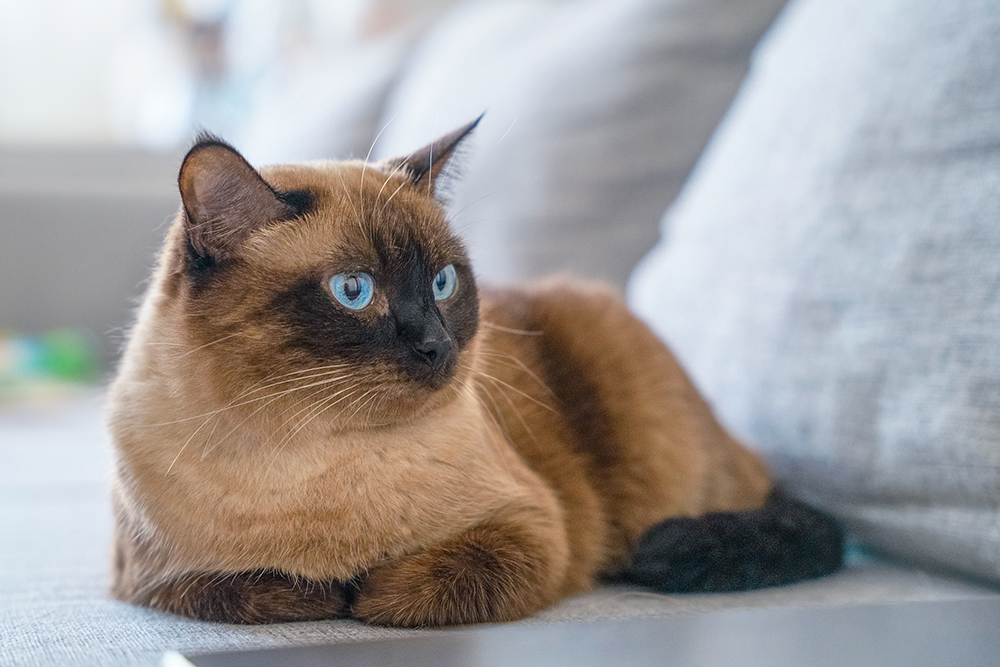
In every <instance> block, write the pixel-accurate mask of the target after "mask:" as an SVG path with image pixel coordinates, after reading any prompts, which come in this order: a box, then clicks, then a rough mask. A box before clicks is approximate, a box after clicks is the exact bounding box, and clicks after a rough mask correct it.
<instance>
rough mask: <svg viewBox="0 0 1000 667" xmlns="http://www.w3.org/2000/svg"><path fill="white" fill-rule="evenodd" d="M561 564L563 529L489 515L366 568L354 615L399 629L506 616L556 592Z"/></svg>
mask: <svg viewBox="0 0 1000 667" xmlns="http://www.w3.org/2000/svg"><path fill="white" fill-rule="evenodd" d="M560 532H561V533H562V534H557V533H560ZM566 564H567V548H566V541H565V534H564V531H555V533H553V532H548V531H546V530H545V524H544V523H542V524H536V525H532V522H531V520H530V519H528V518H527V517H524V520H522V521H513V520H510V519H507V520H494V521H490V522H487V523H483V524H480V525H478V526H476V527H474V528H472V529H470V530H468V531H466V532H464V533H462V534H460V535H458V536H456V537H454V538H452V539H450V540H448V541H446V542H444V543H442V544H439V545H436V546H434V547H431V548H429V549H427V550H424V551H421V552H419V553H416V554H412V555H410V556H405V557H402V558H396V559H393V560H389V561H387V562H385V563H382V564H379V565H378V566H376V567H374V568H372V569H370V570H369V571H368V572H367V574H366V576H364V577H363V578H362V580H361V583H360V590H359V592H358V596H357V600H356V602H355V605H354V615H355V616H356V617H357V618H360V619H362V620H365V621H368V622H370V623H376V624H380V625H394V626H405V627H426V626H438V625H453V624H468V623H482V622H488V621H511V620H515V619H518V618H523V617H525V616H527V615H529V614H532V613H534V612H535V611H538V610H539V609H541V608H543V607H545V606H547V605H549V604H551V603H552V602H554V601H555V600H556V599H557V598H558V597H559V595H560V591H561V587H562V583H563V579H564V577H565V571H566Z"/></svg>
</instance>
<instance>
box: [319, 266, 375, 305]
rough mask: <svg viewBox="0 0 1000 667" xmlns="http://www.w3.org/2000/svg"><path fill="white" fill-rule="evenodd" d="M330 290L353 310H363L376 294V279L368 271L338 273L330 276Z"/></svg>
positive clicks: (338, 299) (337, 298)
mask: <svg viewBox="0 0 1000 667" xmlns="http://www.w3.org/2000/svg"><path fill="white" fill-rule="evenodd" d="M330 291H331V292H333V297H334V298H335V299H336V300H337V301H339V302H340V303H342V304H344V305H345V306H347V307H348V308H350V309H351V310H361V309H362V308H364V307H365V306H367V305H368V304H369V303H371V302H372V297H373V296H375V281H374V280H372V277H371V276H370V275H368V274H367V273H338V274H337V275H335V276H334V277H333V278H330Z"/></svg>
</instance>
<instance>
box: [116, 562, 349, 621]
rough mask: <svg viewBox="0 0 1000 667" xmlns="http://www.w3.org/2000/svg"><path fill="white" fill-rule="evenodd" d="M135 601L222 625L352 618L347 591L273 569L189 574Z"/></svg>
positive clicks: (148, 590) (151, 589) (149, 588)
mask: <svg viewBox="0 0 1000 667" xmlns="http://www.w3.org/2000/svg"><path fill="white" fill-rule="evenodd" d="M131 601H132V602H136V603H138V604H144V605H147V606H150V607H153V608H154V609H160V610H162V611H168V612H172V613H175V614H182V615H184V616H190V617H191V618H196V619H199V620H203V621H216V622H219V623H242V624H260V623H282V622H288V621H315V620H322V619H328V618H339V617H343V616H347V614H348V602H347V596H346V594H345V586H344V585H343V584H341V583H339V582H325V581H324V582H320V581H312V580H308V579H303V578H301V577H293V576H290V575H287V574H284V573H282V572H277V571H274V570H257V571H253V572H229V573H226V572H215V573H190V574H185V575H181V576H178V577H175V578H172V579H169V580H167V581H164V582H162V583H159V584H155V585H151V586H147V587H144V588H143V589H141V590H139V591H138V592H137V593H136V595H135V597H134V599H132V600H131Z"/></svg>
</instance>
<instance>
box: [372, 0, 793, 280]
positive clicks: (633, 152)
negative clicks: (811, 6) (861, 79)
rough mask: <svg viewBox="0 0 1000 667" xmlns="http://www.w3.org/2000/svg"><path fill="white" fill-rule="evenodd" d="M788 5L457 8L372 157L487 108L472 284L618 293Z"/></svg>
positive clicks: (467, 216)
mask: <svg viewBox="0 0 1000 667" xmlns="http://www.w3.org/2000/svg"><path fill="white" fill-rule="evenodd" d="M783 4H784V0H570V1H564V2H553V1H551V0H549V1H544V2H538V1H527V0H489V1H478V2H476V1H472V2H463V3H461V4H459V5H458V6H456V7H455V8H454V9H453V10H451V11H450V13H449V14H448V15H446V16H445V17H444V18H443V19H442V20H441V21H439V23H438V24H437V25H435V26H434V28H433V29H432V30H430V31H429V32H428V33H427V34H426V35H424V36H423V37H422V39H421V40H420V42H419V44H418V45H417V48H416V49H415V51H414V52H413V54H412V58H411V60H410V61H409V63H408V65H407V67H406V69H405V70H404V72H403V74H402V76H401V77H400V80H399V82H398V84H397V85H396V87H395V89H394V91H393V93H392V95H391V96H390V98H389V101H388V103H387V105H386V109H385V111H384V114H383V123H384V124H385V130H384V132H383V133H382V136H381V137H380V139H379V141H378V144H377V145H376V147H375V153H374V155H375V156H381V157H385V156H391V155H395V154H404V155H405V154H406V153H408V152H409V151H411V150H413V149H415V148H417V147H418V146H421V145H423V144H424V143H426V142H427V141H428V140H429V139H430V138H431V137H433V136H437V135H438V134H442V133H444V132H445V131H448V130H450V129H452V128H454V127H458V126H459V125H462V124H465V123H467V122H468V121H469V120H471V119H473V118H475V117H477V116H478V115H479V114H480V113H482V112H483V111H486V112H487V113H486V116H485V118H484V119H483V121H482V123H481V124H480V126H479V128H478V129H477V131H476V134H475V136H474V141H473V144H472V149H471V152H470V155H469V159H468V160H467V162H465V163H464V164H463V165H462V166H463V168H462V170H461V171H462V172H463V173H462V176H463V178H462V180H461V181H460V182H459V183H458V184H457V186H456V188H455V191H454V195H455V200H454V206H453V208H452V211H453V215H454V219H455V223H456V227H457V228H458V229H459V230H460V231H461V232H462V234H463V235H464V236H465V237H466V238H467V239H468V241H469V243H470V246H471V251H472V255H473V265H474V266H475V267H476V270H477V272H478V273H479V274H480V275H481V276H482V277H484V278H487V279H489V280H492V281H497V280H511V279H520V278H523V277H525V276H527V275H531V274H538V273H551V272H552V271H555V270H559V269H571V270H574V271H576V272H578V273H581V274H585V275H590V276H594V277H602V278H605V279H609V280H611V281H613V282H615V283H618V284H620V285H624V282H625V278H626V276H627V274H628V272H629V271H631V269H632V267H633V266H634V264H635V262H636V261H637V260H638V259H639V258H640V257H641V256H642V254H644V253H645V252H646V251H647V250H648V249H649V248H650V247H652V245H653V243H654V242H655V240H656V227H657V220H658V219H659V217H660V215H661V214H662V212H663V209H664V208H666V206H667V204H668V203H669V202H670V201H671V199H672V198H673V197H674V195H675V194H676V193H677V191H678V190H679V189H680V187H681V184H682V183H683V181H684V179H685V178H686V177H687V174H688V171H689V170H690V168H691V167H692V165H693V164H694V162H695V160H696V159H697V156H698V154H699V153H700V152H701V150H702V148H703V146H704V144H705V142H706V141H707V140H708V137H709V135H710V133H711V132H712V130H713V128H714V127H715V124H716V123H717V122H718V120H719V118H721V116H722V114H723V113H724V111H725V109H726V107H727V106H728V105H729V102H730V100H731V99H732V96H733V94H735V92H736V89H737V87H738V86H739V83H740V81H741V80H742V78H743V74H744V72H745V71H746V66H747V60H748V58H749V55H750V52H751V50H752V48H753V47H754V45H755V44H756V43H757V40H758V39H759V37H760V35H761V34H762V33H763V31H764V30H766V29H767V27H768V26H769V25H770V23H771V21H772V19H773V17H774V15H775V14H776V13H777V12H778V10H779V9H780V8H781V6H782V5H783Z"/></svg>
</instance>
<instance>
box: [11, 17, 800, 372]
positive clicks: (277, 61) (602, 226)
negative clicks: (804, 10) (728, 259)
mask: <svg viewBox="0 0 1000 667" xmlns="http://www.w3.org/2000/svg"><path fill="white" fill-rule="evenodd" d="M783 4H784V0H742V1H740V2H736V1H734V0H280V1H279V0H100V1H99V2H91V3H79V2H71V1H70V0H34V1H32V2H22V1H18V0H0V332H3V335H4V339H3V340H4V344H3V345H0V392H3V391H4V389H3V387H4V386H7V387H8V389H9V387H10V377H11V373H22V375H23V372H25V371H30V370H31V369H36V370H37V369H38V368H46V369H50V370H51V369H52V368H61V369H63V370H62V371H60V372H61V373H63V375H67V376H74V374H76V376H80V377H83V376H86V377H89V378H98V379H99V378H102V377H106V376H107V374H108V372H109V370H110V369H111V368H112V367H113V363H114V360H115V359H116V357H117V355H118V354H119V351H120V349H121V346H122V344H123V343H124V338H125V333H126V331H127V327H128V326H129V323H130V322H131V319H132V313H133V311H134V309H135V307H136V305H137V304H138V301H139V299H140V298H141V295H142V293H143V290H144V289H145V284H146V283H145V281H146V280H147V278H148V275H149V273H150V271H151V268H152V266H153V264H154V262H155V254H156V252H157V249H158V248H159V245H160V243H161V241H162V238H163V235H164V234H165V232H166V230H167V228H168V226H169V224H170V221H171V220H172V219H173V217H174V215H175V214H176V211H177V208H178V196H177V191H176V172H177V168H178V166H179V164H180V160H181V158H182V156H183V154H184V152H185V150H186V149H187V147H188V146H189V145H190V143H191V140H192V138H193V136H194V135H195V134H196V132H197V131H198V130H199V129H201V128H204V129H208V130H210V131H212V132H214V133H216V134H218V135H220V136H222V137H224V138H225V139H227V140H228V141H230V142H231V143H233V144H234V145H235V146H236V147H237V148H239V149H240V150H241V151H242V152H243V153H244V155H246V157H247V158H248V159H249V160H250V161H251V162H253V163H254V164H258V165H260V164H265V163H271V162H282V161H295V160H303V159H316V158H330V157H358V158H364V157H365V156H367V155H368V154H369V152H371V156H372V158H373V159H375V158H380V157H386V156H389V155H394V154H404V155H405V154H406V153H408V152H409V151H411V150H413V149H414V148H416V147H418V146H420V145H423V144H425V143H427V142H429V141H431V140H432V139H434V138H435V137H437V136H439V135H441V134H443V133H445V132H447V131H448V130H450V129H452V128H454V127H457V126H459V125H461V124H464V123H466V122H468V121H469V120H471V119H472V118H475V117H476V116H478V115H479V114H480V113H482V112H483V111H486V112H487V113H486V117H485V119H484V121H483V122H482V124H481V125H480V127H479V128H478V129H477V132H476V134H475V136H474V137H473V141H471V142H469V145H468V147H467V148H468V150H467V151H466V153H467V154H466V155H464V156H463V157H462V159H461V160H460V162H459V164H460V167H461V172H462V175H463V178H462V179H461V180H460V181H459V182H458V185H457V186H456V188H455V190H454V192H453V193H452V194H453V197H452V199H451V202H452V207H451V216H452V219H453V224H454V226H455V227H456V229H458V231H459V232H460V233H461V234H462V235H463V236H464V237H465V238H466V240H467V242H468V244H469V247H470V252H471V254H472V257H473V262H474V266H475V268H476V270H477V273H478V274H479V276H480V278H481V279H482V280H484V281H486V282H505V281H512V280H523V279H525V278H526V277H528V276H532V275H538V274H542V273H552V272H555V271H571V272H573V273H576V274H580V275H583V276H585V277H590V278H599V279H603V280H606V281H609V282H611V283H612V284H614V285H617V286H618V287H620V288H621V287H624V285H625V282H626V280H627V277H628V275H629V273H630V272H631V270H632V267H633V266H634V265H635V263H636V262H637V261H638V260H639V259H640V258H641V257H642V256H643V254H645V253H646V252H647V251H648V250H649V248H650V247H652V245H653V244H654V243H655V241H656V240H657V237H658V232H659V220H660V218H661V216H662V214H663V212H664V210H665V209H666V207H667V206H668V205H669V204H670V202H671V201H672V200H673V198H674V197H675V196H676V194H677V192H678V191H679V190H680V187H681V185H682V184H683V182H684V180H685V179H686V177H687V175H688V173H689V172H690V170H691V168H692V167H693V165H694V163H695V161H696V159H697V157H698V155H699V154H700V152H701V151H702V149H703V148H704V146H705V144H706V142H707V141H708V138H709V136H710V135H711V133H712V131H713V129H714V128H715V125H716V124H717V122H718V120H719V119H720V118H721V116H722V114H723V113H724V111H725V110H726V108H727V107H728V105H729V103H730V101H731V99H732V97H733V95H734V94H735V92H736V90H737V88H738V86H739V84H740V82H741V81H742V79H743V76H744V74H745V72H746V70H747V66H748V62H749V59H750V54H751V51H752V50H753V48H754V46H755V45H756V44H757V42H758V41H759V39H760V38H761V35H763V34H764V32H765V31H766V30H767V28H768V27H769V26H770V25H771V23H772V21H773V20H774V17H775V16H776V15H777V13H778V11H779V10H780V9H781V6H782V5H783ZM376 139H377V141H376ZM3 369H6V371H5V370H3ZM18 369H20V370H18ZM4 373H6V374H7V375H6V376H5V375H4ZM4 377H7V384H6V385H5V384H4V382H5V380H4V379H3V378H4Z"/></svg>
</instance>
